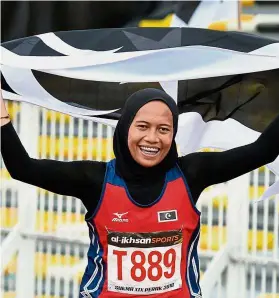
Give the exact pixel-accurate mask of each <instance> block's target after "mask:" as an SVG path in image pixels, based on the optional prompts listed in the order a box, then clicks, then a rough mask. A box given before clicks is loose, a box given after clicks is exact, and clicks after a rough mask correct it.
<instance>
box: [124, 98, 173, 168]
mask: <svg viewBox="0 0 279 298" xmlns="http://www.w3.org/2000/svg"><path fill="white" fill-rule="evenodd" d="M172 139H173V117H172V113H171V111H170V109H169V108H168V106H167V105H166V104H165V103H163V102H161V101H151V102H149V103H147V104H146V105H144V106H143V107H142V108H141V109H139V110H138V112H137V114H136V115H135V118H134V120H133V122H132V123H131V126H130V128H129V133H128V147H129V150H130V153H131V155H132V157H133V159H134V160H135V161H136V162H137V163H138V164H140V165H141V166H143V167H153V166H156V165H157V164H159V163H160V162H161V161H162V160H163V159H164V158H165V157H166V155H167V154H168V152H169V150H170V147H171V144H172Z"/></svg>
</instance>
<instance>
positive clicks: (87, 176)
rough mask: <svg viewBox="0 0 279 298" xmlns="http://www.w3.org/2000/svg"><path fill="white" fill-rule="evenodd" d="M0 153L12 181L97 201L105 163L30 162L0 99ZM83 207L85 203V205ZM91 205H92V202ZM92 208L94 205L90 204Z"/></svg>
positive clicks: (43, 160)
mask: <svg viewBox="0 0 279 298" xmlns="http://www.w3.org/2000/svg"><path fill="white" fill-rule="evenodd" d="M0 101H1V153H2V157H3V160H4V163H5V165H6V167H7V170H8V171H9V173H10V175H11V176H12V178H14V179H16V180H20V181H22V182H25V183H28V184H32V185H35V186H38V187H41V188H44V189H46V190H49V191H51V192H55V193H57V194H62V195H69V196H74V197H78V198H80V199H82V200H83V202H84V200H89V194H90V199H91V201H94V200H97V199H99V193H101V187H102V181H103V178H104V173H105V163H102V162H95V161H73V162H62V161H55V160H46V159H34V158H31V157H30V156H29V155H28V153H27V152H26V150H25V148H24V147H23V145H22V143H21V141H20V139H19V137H18V135H17V133H16V131H15V130H14V127H13V125H12V123H11V122H10V120H9V118H3V117H5V116H7V115H8V113H7V110H6V108H5V104H4V101H3V99H2V96H1V99H0ZM84 203H85V205H88V204H86V202H84ZM92 204H93V202H92ZM93 205H95V204H93Z"/></svg>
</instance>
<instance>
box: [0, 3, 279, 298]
mask: <svg viewBox="0 0 279 298" xmlns="http://www.w3.org/2000/svg"><path fill="white" fill-rule="evenodd" d="M138 2H139V1H138ZM138 2H135V3H136V4H138ZM159 2H160V1H156V3H155V2H154V3H155V4H156V5H155V4H154V3H153V4H152V9H149V8H147V7H145V8H146V11H148V14H146V11H145V12H144V13H145V15H146V17H142V16H139V15H136V16H133V18H132V19H129V20H126V22H125V24H124V23H123V24H122V25H123V26H145V27H158V26H159V27H164V26H170V22H171V19H172V16H173V6H172V5H170V2H162V3H161V2H160V3H159ZM18 3H19V2H17V5H19V4H18ZM142 3H144V2H142ZM158 3H159V4H158ZM130 4H131V3H130ZM9 5H12V4H9ZM7 7H8V4H6V7H3V8H5V9H8V8H7ZM122 7H125V5H124V2H122ZM4 11H5V10H4ZM2 12H3V11H2ZM17 13H19V12H17ZM131 15H132V12H131ZM6 18H7V15H6ZM240 19H241V30H242V31H245V32H249V33H255V34H260V35H264V36H269V37H273V38H276V39H278V40H279V1H252V0H251V1H248V0H246V1H242V6H241V17H240ZM4 22H5V20H3V19H2V24H4ZM114 25H115V24H114V23H113V24H110V26H112V27H113V26H114ZM237 25H238V24H237V20H228V21H222V22H214V23H212V24H210V26H209V28H211V29H215V30H238V27H237ZM2 26H3V25H2ZM17 26H20V24H17ZM4 27H5V26H4ZM5 28H6V30H4V31H3V32H5V34H6V35H5V34H4V38H3V39H2V41H4V40H8V39H9V38H10V37H11V36H12V37H13V38H19V37H22V36H20V35H16V34H15V32H19V31H16V30H15V31H12V30H10V29H9V27H7V26H6V27H5ZM5 28H4V29H5ZM92 28H93V25H92ZM29 35H31V34H29ZM2 36H3V34H2ZM7 107H8V110H9V113H10V115H11V119H12V122H13V124H14V126H15V128H16V130H17V132H18V133H19V135H20V138H21V140H22V142H23V144H24V145H25V147H26V149H27V151H28V152H29V154H30V156H32V157H38V158H50V159H57V160H80V159H93V160H103V161H107V160H110V159H111V158H112V157H113V152H112V136H113V128H111V127H107V126H104V125H102V124H97V123H93V122H89V121H86V120H81V119H75V118H72V117H69V116H66V115H63V114H58V113H56V112H53V111H49V110H45V109H42V108H38V107H35V106H30V105H27V104H20V103H16V102H7ZM30 127H32V129H30ZM207 150H211V149H210V148H208V149H207ZM15 158H16V157H15ZM228 170H229V169H228ZM275 179H276V177H275V176H274V175H273V174H272V173H271V172H270V171H269V170H268V169H267V168H265V167H263V168H261V169H258V170H255V171H253V172H251V173H249V174H247V175H244V176H243V177H240V178H238V179H235V180H234V181H230V182H228V183H224V184H220V185H216V186H213V187H211V188H209V189H207V190H205V191H204V193H203V194H202V196H201V198H200V200H199V202H198V208H199V209H200V210H201V211H202V222H201V223H202V228H201V240H200V244H199V253H200V258H201V264H200V265H201V268H200V269H201V272H202V280H201V285H202V287H203V291H204V297H205V298H207V297H209V298H211V297H212V298H213V297H214V298H218V297H219V298H221V297H222V298H226V297H227V298H236V297H237V298H278V297H279V196H277V197H274V198H272V199H270V200H268V201H264V202H260V203H258V204H255V203H253V200H255V199H256V198H258V197H259V196H260V195H261V194H262V193H263V191H264V189H265V188H266V187H267V186H268V185H270V184H271V183H273V182H274V180H275ZM0 208H1V252H3V253H2V262H1V263H2V266H1V297H3V298H22V297H24V298H29V297H30V298H31V297H37V298H53V297H57V298H58V297H59V298H62V297H63V298H74V297H77V294H78V287H79V283H80V280H81V277H82V274H83V272H84V269H85V266H86V254H87V250H88V242H89V238H88V232H87V226H86V224H85V222H84V215H85V213H86V210H85V208H84V206H83V205H82V203H81V202H80V201H79V200H77V199H75V198H72V197H66V196H61V195H56V194H53V193H50V192H48V191H45V190H43V189H39V188H35V187H30V186H28V185H25V184H23V183H21V182H18V181H14V180H12V179H11V178H10V176H9V174H8V172H7V170H6V169H5V165H4V163H3V161H2V159H1V206H0ZM228 249H229V252H230V253H229V254H227V251H228Z"/></svg>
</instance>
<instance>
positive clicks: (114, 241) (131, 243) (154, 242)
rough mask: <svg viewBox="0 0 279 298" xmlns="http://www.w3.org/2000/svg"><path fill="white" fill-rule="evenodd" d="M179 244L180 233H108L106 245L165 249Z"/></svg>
mask: <svg viewBox="0 0 279 298" xmlns="http://www.w3.org/2000/svg"><path fill="white" fill-rule="evenodd" d="M181 242H182V232H181V231H164V232H152V233H123V232H110V233H109V234H108V243H109V244H110V245H114V246H118V247H142V248H144V247H166V246H171V245H175V244H178V243H181Z"/></svg>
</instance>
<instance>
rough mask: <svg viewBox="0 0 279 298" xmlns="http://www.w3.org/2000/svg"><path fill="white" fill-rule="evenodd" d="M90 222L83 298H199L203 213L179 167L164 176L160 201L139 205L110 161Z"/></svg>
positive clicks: (81, 292) (113, 163)
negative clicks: (192, 196)
mask: <svg viewBox="0 0 279 298" xmlns="http://www.w3.org/2000/svg"><path fill="white" fill-rule="evenodd" d="M86 221H87V225H88V227H89V235H90V247H89V250H88V265H87V267H86V270H85V273H84V276H83V278H82V282H81V287H80V294H79V297H80V298H84V297H87V298H93V297H94V298H95V297H98V298H134V297H147V296H148V297H152V298H157V297H160V298H169V297H173V298H201V289H200V286H199V260H198V255H197V245H198V241H199V234H200V212H199V211H198V210H197V209H196V207H195V205H194V203H193V201H192V199H191V195H190V192H189V190H188V186H187V183H186V180H185V178H184V175H183V173H182V172H181V171H180V169H179V167H178V166H176V167H174V168H172V169H171V170H169V171H168V172H167V173H166V178H165V185H164V187H163V190H162V192H161V195H160V196H159V198H157V200H156V201H155V202H153V203H152V204H151V205H149V206H141V205H139V204H138V203H137V202H135V201H134V200H133V198H132V197H131V196H130V194H129V191H128V189H127V186H126V184H125V181H124V180H123V179H122V178H121V177H119V176H118V175H117V174H116V172H115V160H112V161H110V162H109V163H108V164H107V169H106V174H105V180H104V184H103V191H102V195H101V198H100V201H99V204H98V207H97V209H96V211H95V213H94V214H93V215H92V216H91V217H90V218H87V219H86Z"/></svg>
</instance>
